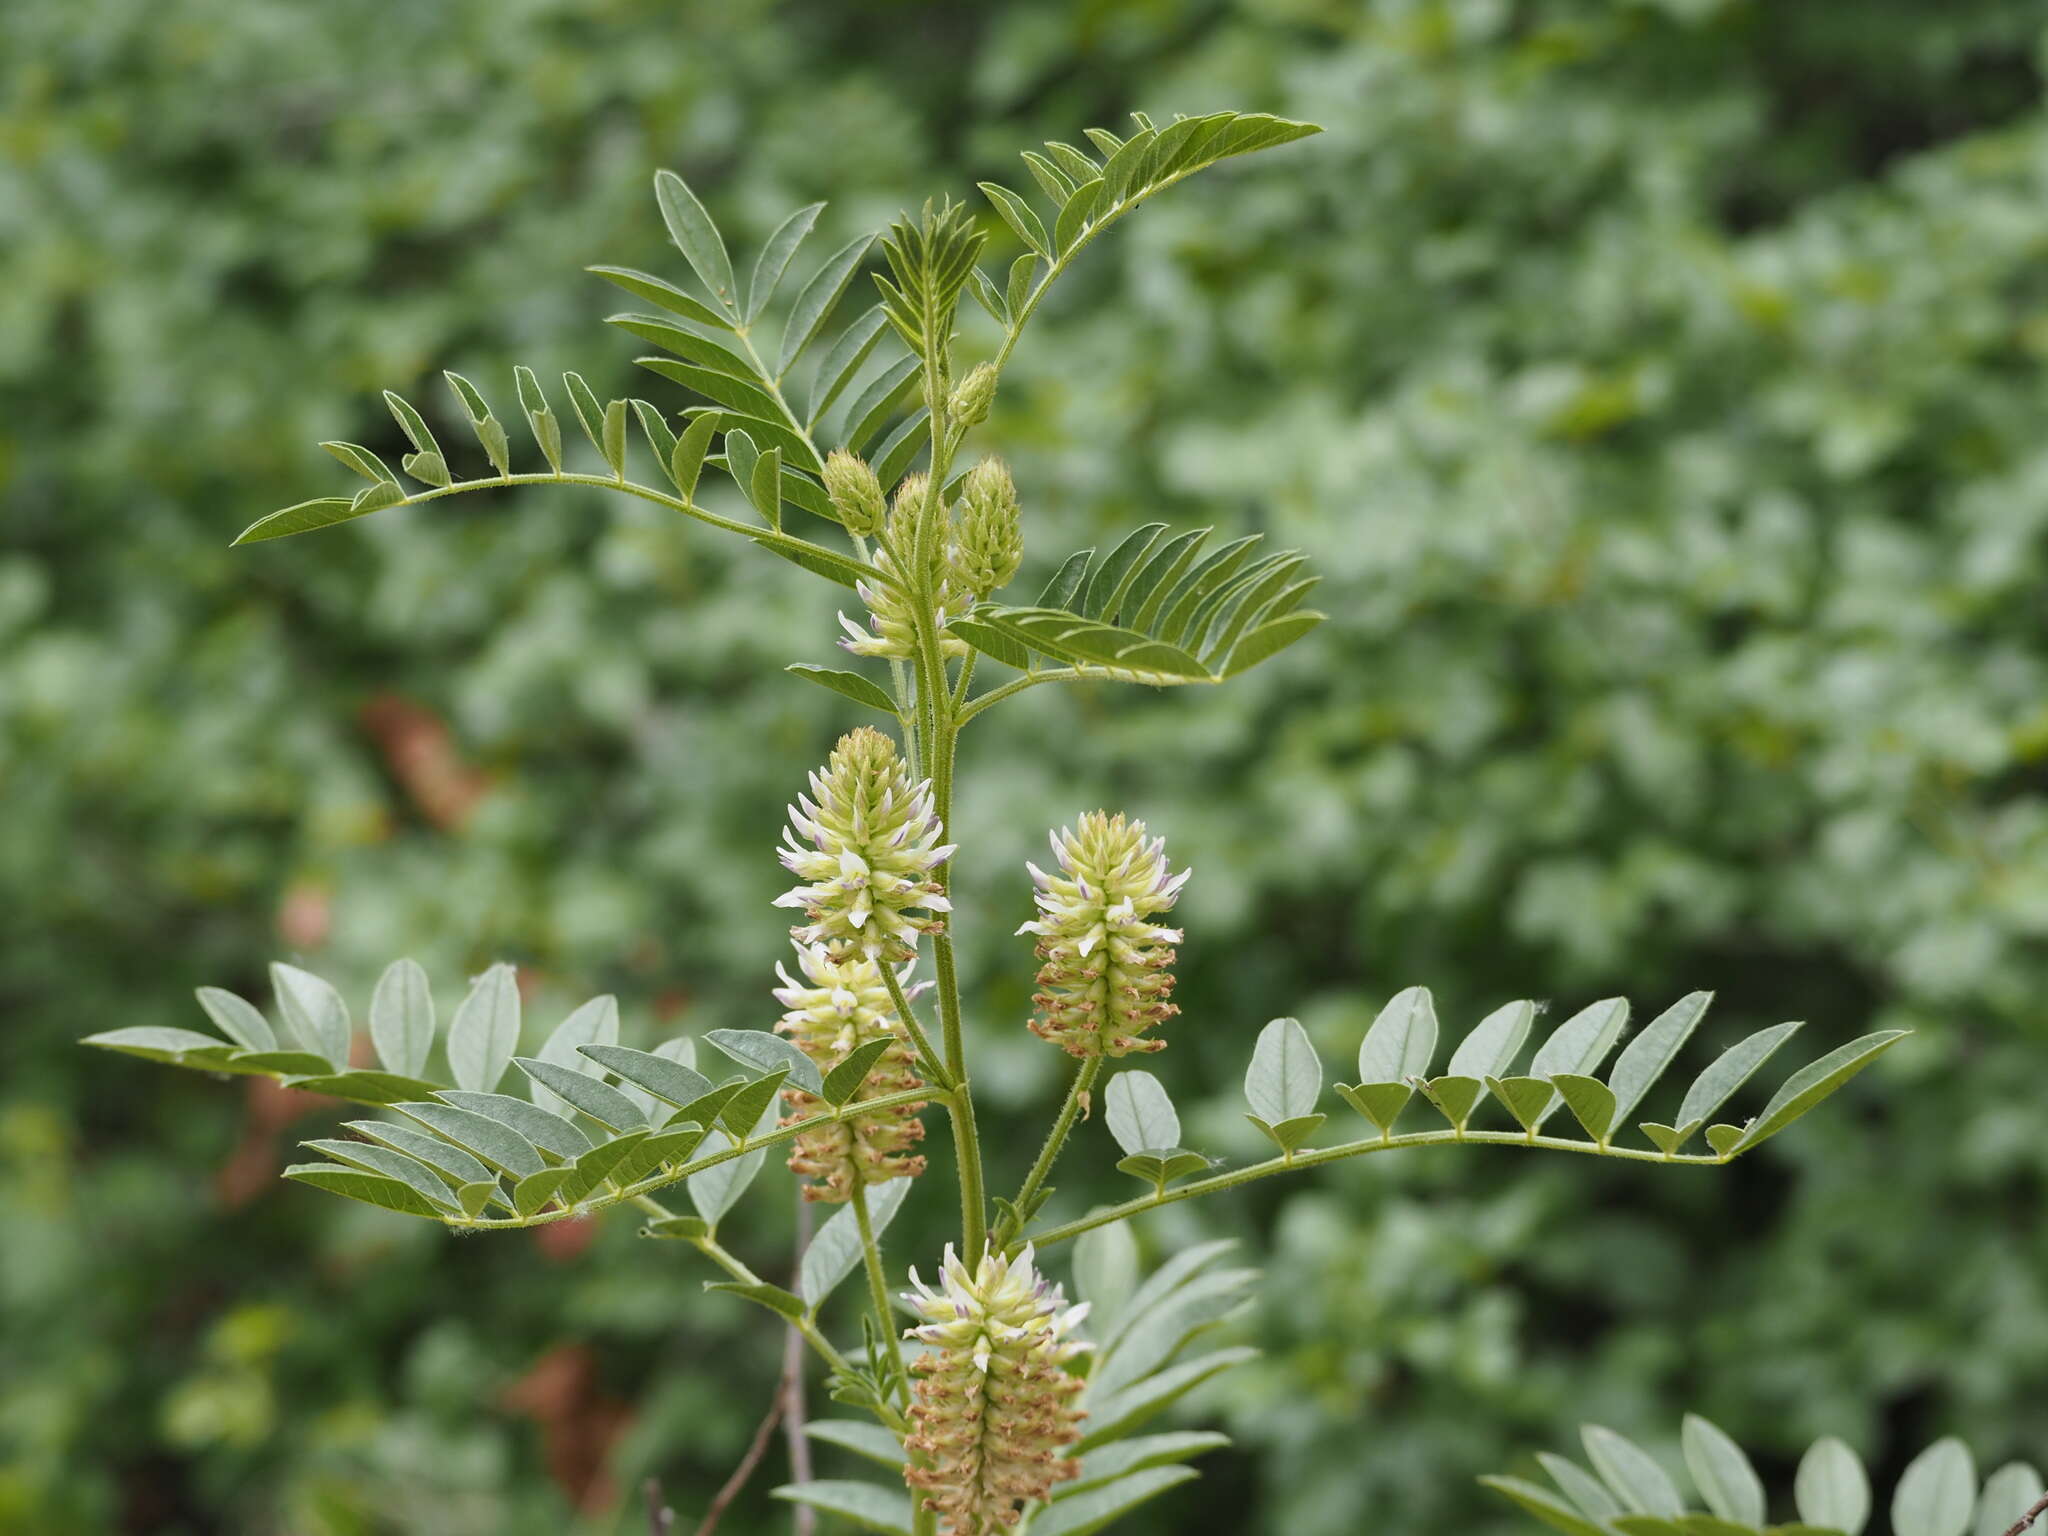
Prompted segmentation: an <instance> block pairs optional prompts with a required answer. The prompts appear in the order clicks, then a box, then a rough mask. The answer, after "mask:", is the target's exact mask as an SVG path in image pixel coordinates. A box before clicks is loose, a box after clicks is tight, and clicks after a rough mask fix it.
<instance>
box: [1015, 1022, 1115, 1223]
mask: <svg viewBox="0 0 2048 1536" xmlns="http://www.w3.org/2000/svg"><path fill="white" fill-rule="evenodd" d="M1101 1073H1102V1058H1101V1057H1100V1056H1084V1057H1083V1058H1082V1059H1081V1066H1080V1069H1079V1070H1078V1071H1077V1072H1075V1073H1074V1078H1073V1081H1072V1082H1070V1083H1069V1084H1068V1085H1067V1098H1066V1102H1065V1103H1063V1104H1061V1105H1060V1112H1059V1117H1058V1118H1057V1119H1055V1120H1054V1121H1053V1123H1052V1129H1051V1130H1049V1131H1047V1132H1046V1136H1045V1145H1044V1146H1042V1147H1040V1148H1039V1149H1038V1161H1036V1162H1035V1163H1033V1164H1032V1165H1031V1172H1030V1173H1028V1174H1026V1175H1025V1176H1024V1182H1023V1184H1022V1185H1021V1186H1019V1188H1018V1190H1017V1198H1016V1199H1015V1200H1013V1201H1011V1203H1010V1204H1011V1210H1012V1212H1013V1213H1026V1212H1029V1211H1030V1209H1031V1206H1032V1202H1033V1201H1035V1200H1036V1199H1037V1198H1038V1192H1039V1190H1041V1189H1043V1188H1044V1187H1045V1181H1046V1179H1048V1178H1049V1177H1051V1175H1052V1168H1053V1164H1054V1163H1056V1162H1058V1161H1059V1156H1060V1151H1061V1149H1062V1148H1064V1147H1065V1146H1066V1144H1067V1137H1068V1135H1069V1134H1070V1133H1071V1132H1072V1131H1073V1129H1074V1121H1075V1119H1076V1118H1077V1117H1078V1116H1079V1114H1080V1112H1081V1106H1082V1105H1083V1104H1086V1103H1087V1102H1088V1096H1089V1094H1090V1093H1091V1092H1092V1091H1093V1090H1094V1087H1095V1079H1096V1078H1097V1077H1099V1076H1100V1075H1101ZM1029 1219H1030V1218H1029V1217H1028V1215H1023V1214H1015V1215H1013V1216H1010V1217H1006V1218H1005V1219H1004V1220H1003V1222H1002V1224H1001V1225H1000V1226H999V1227H998V1228H997V1230H996V1236H995V1243H996V1246H997V1247H998V1248H1007V1247H1008V1246H1009V1245H1010V1242H1011V1240H1012V1239H1013V1238H1015V1237H1016V1235H1017V1232H1016V1223H1017V1222H1018V1221H1020V1220H1029Z"/></svg>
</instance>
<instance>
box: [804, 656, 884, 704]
mask: <svg viewBox="0 0 2048 1536" xmlns="http://www.w3.org/2000/svg"><path fill="white" fill-rule="evenodd" d="M782 670H783V671H785V672H794V673H795V674H796V675H797V676H798V677H800V678H802V679H803V680H804V681H805V682H809V683H816V684H817V685H818V686H819V687H820V688H829V689H831V690H832V691H833V692H834V693H836V694H838V695H839V696H840V697H841V698H847V699H851V700H853V702H854V703H856V704H865V705H867V707H868V708H870V709H879V710H880V711H881V712H882V713H883V714H885V715H893V714H895V713H896V701H895V700H894V699H892V698H890V697H889V694H888V692H887V690H885V689H884V688H883V687H882V686H881V685H880V684H879V683H873V682H870V681H868V679H866V678H864V677H862V676H861V675H860V674H859V673H858V672H845V671H838V670H835V669H833V668H831V667H813V666H809V665H807V664H805V663H803V662H797V663H794V664H793V665H790V666H787V667H784V668H783V669H782Z"/></svg>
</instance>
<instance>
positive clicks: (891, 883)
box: [775, 725, 953, 964]
mask: <svg viewBox="0 0 2048 1536" xmlns="http://www.w3.org/2000/svg"><path fill="white" fill-rule="evenodd" d="M941 835H943V829H942V828H941V827H940V826H939V819H938V816H937V814H936V813H935V811H934V810H933V806H932V786H931V781H930V780H929V779H927V780H926V781H925V782H924V783H922V784H913V783H911V781H910V773H909V770H908V769H907V768H905V766H904V763H903V760H902V758H900V757H898V756H897V754H896V743H895V742H893V741H891V740H890V739H889V738H888V737H887V736H884V735H883V734H882V733H881V732H880V731H878V730H875V729H873V728H872V727H871V726H865V725H864V726H861V727H860V728H859V729H858V730H854V731H849V732H847V734H846V735H844V736H842V737H840V738H839V745H837V746H836V747H834V748H833V749H832V756H831V758H830V759H829V760H828V761H827V762H826V764H825V770H824V772H822V773H813V774H812V775H811V792H810V794H809V795H799V796H797V802H796V804H795V805H792V806H791V807H790V808H789V826H788V827H787V828H786V829H784V831H783V834H782V838H783V843H784V846H783V847H781V848H779V849H777V850H776V852H777V855H778V856H779V857H780V858H781V860H782V862H783V865H784V867H785V868H787V869H788V870H789V871H790V872H791V873H792V874H794V875H795V876H796V877H797V879H798V880H799V881H800V882H802V883H800V884H798V885H797V886H795V887H794V888H793V889H791V890H788V891H785V892H784V893H783V894H782V895H780V896H778V897H776V898H775V904H776V905H777V906H778V907H800V908H802V909H803V913H804V915H805V917H807V918H808V919H809V921H808V922H806V923H803V924H800V925H798V926H797V927H795V928H792V929H790V936H791V937H792V938H794V939H796V940H797V942H798V943H800V944H822V945H824V946H825V949H826V951H827V952H828V953H830V954H831V955H833V956H834V957H835V958H839V957H844V956H848V955H865V956H867V957H868V958H869V959H871V960H876V961H879V962H881V963H883V964H892V963H900V962H902V961H905V960H908V959H910V958H911V957H912V956H913V955H915V954H916V953H917V938H918V935H919V934H921V933H932V932H936V931H937V930H938V929H939V928H940V927H941V926H943V924H944V921H945V919H944V916H943V914H945V913H947V912H950V911H951V910H952V904H951V903H950V902H948V901H947V900H946V896H945V892H944V891H943V889H941V887H940V886H939V884H938V882H937V881H935V880H933V879H932V878H931V872H932V871H933V870H934V869H936V868H937V867H938V866H939V865H941V864H943V863H945V862H946V860H947V859H949V858H950V857H952V854H953V845H952V844H950V843H947V844H944V845H941V844H940V843H939V838H940V837H941ZM800 839H801V841H800ZM806 843H808V845H809V846H805V844H806ZM919 908H921V909H923V911H924V912H925V913H926V914H928V915H926V916H923V917H918V916H914V915H913V911H914V909H919Z"/></svg>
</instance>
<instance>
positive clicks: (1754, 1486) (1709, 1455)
mask: <svg viewBox="0 0 2048 1536" xmlns="http://www.w3.org/2000/svg"><path fill="white" fill-rule="evenodd" d="M1694 995H1695V996H1699V995H1701V994H1694ZM1702 1007H1704V1005H1702ZM1681 1443H1682V1446H1683V1448H1684V1451H1685V1467H1686V1470H1687V1471H1688V1472H1690V1473H1691V1474H1692V1481H1693V1486H1694V1487H1696V1488H1698V1489H1699V1491H1700V1496H1701V1497H1702V1498H1704V1499H1705V1500H1706V1501H1707V1508H1708V1509H1710V1510H1712V1511H1713V1512H1714V1513H1715V1514H1716V1515H1719V1516H1720V1517H1721V1518H1722V1519H1723V1520H1729V1521H1733V1522H1734V1523H1735V1524H1737V1525H1746V1526H1761V1525H1762V1524H1763V1523H1764V1484H1763V1479H1762V1478H1760V1477H1758V1476H1757V1475H1756V1468H1754V1467H1753V1466H1751V1465H1750V1463H1749V1458H1748V1457H1747V1456H1745V1455H1744V1454H1743V1452H1742V1447H1741V1446H1739V1445H1737V1444H1736V1443H1735V1442H1734V1441H1733V1440H1731V1439H1730V1438H1729V1437H1728V1435H1727V1434H1726V1432H1724V1431H1723V1430H1722V1429H1721V1428H1720V1426H1718V1425H1716V1424H1715V1423H1713V1421H1712V1420H1709V1419H1705V1418H1702V1417H1701V1416H1700V1415H1698V1414H1696V1413H1689V1414H1687V1415H1686V1416H1685V1429H1684V1432H1683V1435H1682V1436H1681Z"/></svg>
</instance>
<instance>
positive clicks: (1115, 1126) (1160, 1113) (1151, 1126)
mask: <svg viewBox="0 0 2048 1536" xmlns="http://www.w3.org/2000/svg"><path fill="white" fill-rule="evenodd" d="M1103 1101H1104V1117H1105V1118H1106V1119H1107V1120H1108V1122H1109V1133H1110V1135H1112V1136H1114V1137H1115V1138H1116V1144H1117V1145H1118V1146H1120V1147H1122V1148H1123V1149H1124V1151H1125V1152H1127V1153H1135V1152H1145V1151H1149V1150H1152V1149H1154V1148H1162V1147H1178V1146H1179V1145H1180V1115H1179V1114H1178V1112H1176V1111H1175V1109H1174V1107H1173V1100H1172V1099H1171V1098H1169V1097H1168V1096H1167V1092H1166V1089H1165V1088H1164V1087H1163V1086H1162V1085H1161V1083H1160V1081H1159V1079H1158V1078H1156V1077H1154V1076H1153V1075H1152V1074H1151V1073H1150V1072H1146V1071H1143V1070H1140V1069H1138V1068H1131V1069H1128V1070H1126V1071H1123V1072H1119V1073H1118V1074H1117V1075H1116V1076H1115V1077H1113V1078H1111V1079H1110V1080H1109V1087H1108V1089H1107V1090H1105V1092H1104V1093H1103Z"/></svg>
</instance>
